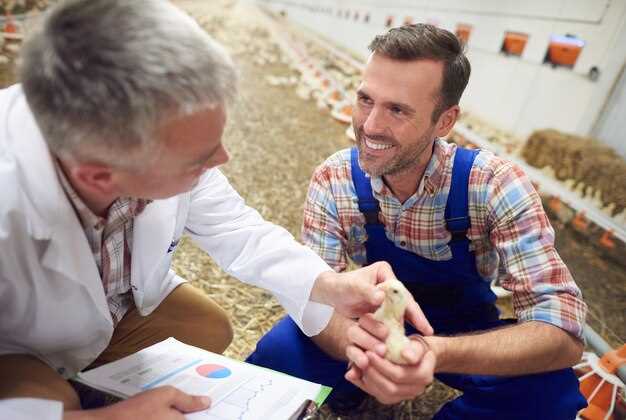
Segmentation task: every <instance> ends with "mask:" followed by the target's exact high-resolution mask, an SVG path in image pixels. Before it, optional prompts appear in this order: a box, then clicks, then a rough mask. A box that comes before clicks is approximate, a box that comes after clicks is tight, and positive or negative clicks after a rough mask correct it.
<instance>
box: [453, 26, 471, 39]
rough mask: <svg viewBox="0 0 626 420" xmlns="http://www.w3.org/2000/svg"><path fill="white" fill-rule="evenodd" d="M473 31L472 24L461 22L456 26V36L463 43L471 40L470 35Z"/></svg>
mask: <svg viewBox="0 0 626 420" xmlns="http://www.w3.org/2000/svg"><path fill="white" fill-rule="evenodd" d="M471 32H472V25H468V24H465V23H459V24H458V25H457V26H456V37H457V38H459V40H460V41H461V42H462V43H463V44H467V41H469V37H470V33H471Z"/></svg>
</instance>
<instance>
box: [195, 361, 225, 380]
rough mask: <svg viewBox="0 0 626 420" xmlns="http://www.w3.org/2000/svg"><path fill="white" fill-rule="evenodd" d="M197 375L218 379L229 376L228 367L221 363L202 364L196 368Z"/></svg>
mask: <svg viewBox="0 0 626 420" xmlns="http://www.w3.org/2000/svg"><path fill="white" fill-rule="evenodd" d="M196 372H198V375H200V376H204V377H206V378H212V379H220V378H226V377H228V376H230V374H231V372H230V369H228V368H227V367H224V366H222V365H213V364H204V365H200V366H198V367H197V368H196Z"/></svg>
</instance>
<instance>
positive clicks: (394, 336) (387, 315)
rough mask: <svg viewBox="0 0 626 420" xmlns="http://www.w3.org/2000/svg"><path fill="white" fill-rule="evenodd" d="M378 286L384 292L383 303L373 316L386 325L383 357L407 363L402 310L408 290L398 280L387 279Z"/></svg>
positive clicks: (406, 342) (407, 340)
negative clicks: (387, 331) (387, 330)
mask: <svg viewBox="0 0 626 420" xmlns="http://www.w3.org/2000/svg"><path fill="white" fill-rule="evenodd" d="M378 287H380V288H381V289H382V290H383V291H384V292H385V299H384V300H383V304H382V305H381V306H380V308H378V309H377V310H376V312H374V318H375V319H376V320H378V321H380V322H382V323H383V324H385V325H386V326H387V328H388V329H389V335H388V336H387V339H386V340H385V345H386V346H387V352H386V353H385V359H387V360H390V361H392V362H394V363H398V364H402V365H405V364H408V361H406V360H405V359H404V357H403V356H402V350H404V349H405V348H406V347H407V346H408V345H409V339H408V338H407V336H406V335H405V331H404V312H405V310H406V306H407V303H408V297H409V291H408V290H407V289H406V287H404V285H403V284H402V283H401V282H400V281H398V280H387V281H385V282H383V283H381V284H380V285H379V286H378Z"/></svg>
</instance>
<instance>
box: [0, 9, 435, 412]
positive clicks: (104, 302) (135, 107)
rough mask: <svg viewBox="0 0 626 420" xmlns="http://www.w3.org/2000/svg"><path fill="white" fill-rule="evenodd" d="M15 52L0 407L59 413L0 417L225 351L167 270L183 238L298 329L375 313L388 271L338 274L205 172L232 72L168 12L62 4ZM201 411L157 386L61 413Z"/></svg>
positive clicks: (1, 145)
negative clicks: (153, 355)
mask: <svg viewBox="0 0 626 420" xmlns="http://www.w3.org/2000/svg"><path fill="white" fill-rule="evenodd" d="M22 54H23V56H22V67H21V74H20V79H21V84H17V85H15V86H12V87H10V88H8V89H6V90H2V91H0V120H1V123H0V186H2V199H1V200H0V399H2V398H18V397H32V398H40V399H49V400H56V401H58V402H57V403H51V404H50V405H48V408H46V404H43V403H42V402H41V401H39V402H33V400H21V401H16V400H10V401H4V402H1V403H0V411H2V410H3V409H6V410H11V411H10V412H11V413H15V412H16V410H17V409H18V406H19V403H20V402H21V403H23V404H26V405H30V408H27V410H31V411H32V410H39V412H41V413H42V414H41V416H37V418H44V417H43V415H44V414H48V415H51V413H55V412H57V413H58V412H59V411H60V410H59V406H60V405H61V404H62V405H63V409H65V410H66V411H69V410H75V411H76V410H78V409H80V403H79V399H78V396H77V394H76V392H75V391H74V390H73V388H72V387H71V386H70V384H69V383H68V381H67V379H68V378H70V377H72V376H73V375H74V374H75V373H76V372H78V371H80V370H83V369H86V368H91V367H95V366H98V365H100V364H102V363H106V362H110V361H113V360H117V359H119V358H121V357H124V356H126V355H128V354H131V353H133V352H136V351H138V350H140V349H142V348H144V347H146V346H149V345H151V344H154V343H156V342H159V341H161V340H163V339H165V338H167V337H170V336H173V337H176V338H178V339H179V340H180V341H183V342H186V343H189V344H192V345H195V346H198V347H201V348H204V349H207V350H211V351H214V352H218V353H219V352H222V351H223V350H224V349H225V348H226V347H227V346H228V345H229V343H230V341H231V339H232V330H231V327H230V323H229V321H228V318H227V316H226V313H225V312H224V311H223V310H222V309H221V308H220V307H219V306H218V304H217V303H216V302H214V301H212V300H211V299H210V298H209V297H207V296H206V295H205V294H204V293H202V292H201V291H200V290H198V289H196V288H194V287H192V286H191V285H189V284H188V283H185V282H184V280H183V279H182V278H180V277H179V276H178V275H176V273H174V272H173V271H172V270H171V269H170V263H171V260H172V255H173V253H174V250H175V249H176V246H177V244H178V242H179V240H180V238H181V236H182V235H183V234H187V235H188V236H190V237H191V238H192V239H193V240H194V241H195V242H196V243H197V244H198V245H199V246H200V247H201V248H202V249H203V250H205V251H206V252H208V253H209V254H210V255H211V257H212V258H213V259H214V260H215V261H216V262H217V263H218V264H219V265H220V266H221V267H222V268H223V269H224V270H225V271H226V272H228V273H229V274H231V275H233V276H235V277H237V278H239V279H241V280H242V281H245V282H247V283H250V284H253V285H257V286H260V287H263V288H266V289H268V290H270V291H271V292H272V293H273V294H274V296H276V298H277V299H278V300H279V302H280V303H281V304H282V305H283V306H284V307H285V309H286V310H287V312H288V313H289V315H290V316H291V317H293V319H294V322H295V323H296V324H297V325H298V326H299V328H301V329H302V331H303V333H305V334H308V335H313V334H317V333H319V332H320V331H321V330H323V329H324V328H325V327H326V325H327V323H328V321H329V319H330V318H331V315H332V313H333V308H332V307H334V308H335V310H336V311H337V312H338V313H343V314H344V315H345V316H358V315H360V314H363V313H365V312H368V311H371V310H372V309H374V308H375V307H376V305H379V304H380V303H381V301H382V299H383V296H382V295H383V293H382V291H380V290H377V289H376V288H375V284H376V283H378V282H380V281H383V280H385V279H387V278H390V277H393V273H392V272H391V270H390V268H389V266H388V265H387V264H384V263H381V264H377V265H374V266H372V267H367V268H365V269H361V270H357V271H354V272H351V273H341V274H337V273H336V272H334V271H333V270H332V269H331V268H330V267H329V266H328V265H327V264H326V263H325V262H324V261H323V260H322V259H321V258H320V257H319V256H318V255H316V254H315V253H314V252H313V251H312V250H310V249H309V248H307V247H305V246H302V245H301V244H299V243H297V242H296V241H295V240H294V238H293V237H292V236H291V235H290V234H289V233H288V232H287V231H286V230H285V229H282V228H280V227H278V226H275V225H273V224H271V223H269V222H266V221H264V220H263V218H262V217H261V216H260V215H259V214H258V213H257V212H256V211H255V210H253V209H251V208H249V207H247V206H246V205H245V203H244V201H243V199H242V198H241V197H240V196H239V195H238V194H237V193H236V191H234V189H233V188H232V187H231V186H230V184H229V183H228V181H227V179H226V178H225V177H224V175H222V173H221V172H220V171H219V170H218V169H217V167H218V166H219V165H221V164H223V163H225V162H227V161H228V154H227V152H226V150H225V149H224V146H223V144H222V132H223V129H224V125H225V123H226V116H227V105H228V102H229V100H231V99H233V98H234V96H235V94H236V79H237V77H236V69H235V66H234V65H233V63H232V61H231V59H230V57H229V56H228V54H227V53H226V52H225V51H224V49H223V48H222V47H221V46H220V45H218V44H217V43H216V42H215V41H213V39H212V38H211V37H210V36H208V35H207V34H206V32H204V31H203V30H202V29H201V28H200V27H199V26H198V25H197V24H196V23H195V22H194V21H193V20H192V19H191V18H190V17H189V16H187V15H186V14H184V13H183V12H182V11H180V10H178V9H177V8H175V7H174V6H173V5H172V4H171V3H170V2H169V1H167V0H133V1H127V0H68V1H63V2H59V3H58V5H57V6H56V7H55V8H54V9H52V10H51V11H50V13H49V14H48V15H47V16H46V18H45V19H44V21H43V23H42V26H41V29H40V30H39V31H38V32H36V33H35V34H34V35H33V36H32V37H31V38H30V40H29V41H28V42H27V43H26V44H25V45H24V47H23V51H22ZM411 308H412V309H411V314H412V315H411V316H410V318H412V319H413V320H414V322H415V323H417V324H418V325H423V326H424V328H428V324H427V322H425V320H424V318H423V315H421V313H420V312H419V308H418V307H417V305H416V304H415V302H414V301H412V303H411ZM207 404H208V402H207V401H202V400H201V399H195V400H194V399H192V398H191V397H190V396H188V395H185V394H182V393H180V392H176V391H175V390H173V389H167V388H166V389H164V390H160V391H159V390H157V391H152V392H148V393H145V394H143V395H141V396H139V397H136V398H133V399H130V400H129V401H126V402H124V403H122V404H119V405H116V406H114V407H111V408H107V409H101V410H96V411H94V412H89V413H80V412H78V413H67V417H68V418H77V417H80V416H81V415H82V414H84V415H85V418H107V419H108V418H129V419H138V418H145V419H156V420H158V419H161V418H182V413H183V412H188V411H194V410H198V409H202V408H205V407H206V406H207ZM55 410H56V411H55ZM13 415H14V414H11V416H13ZM7 416H9V414H7ZM0 417H2V413H0Z"/></svg>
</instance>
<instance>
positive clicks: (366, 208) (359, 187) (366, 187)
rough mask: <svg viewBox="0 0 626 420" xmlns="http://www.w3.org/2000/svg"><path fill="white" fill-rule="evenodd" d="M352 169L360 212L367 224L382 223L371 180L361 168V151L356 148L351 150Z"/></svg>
mask: <svg viewBox="0 0 626 420" xmlns="http://www.w3.org/2000/svg"><path fill="white" fill-rule="evenodd" d="M350 167H351V169H352V183H353V184H354V189H355V190H356V196H357V198H358V200H359V210H360V211H361V213H363V215H364V216H365V221H366V223H367V224H378V223H380V222H379V221H378V213H379V212H380V206H379V204H378V200H376V198H374V194H373V193H372V184H371V182H370V178H368V177H367V176H366V175H365V172H364V171H363V170H362V169H361V167H360V166H359V151H358V149H357V148H356V147H353V148H352V149H351V150H350Z"/></svg>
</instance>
